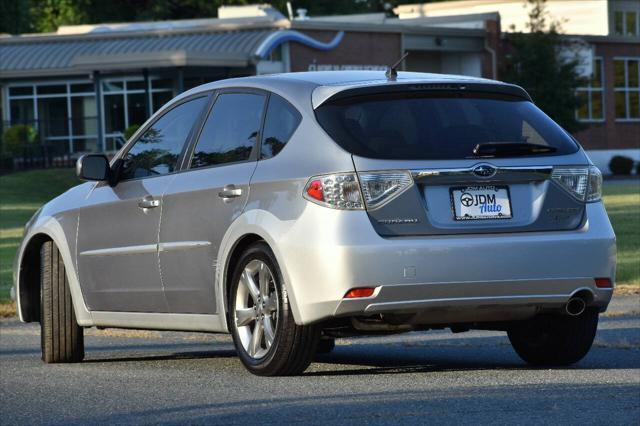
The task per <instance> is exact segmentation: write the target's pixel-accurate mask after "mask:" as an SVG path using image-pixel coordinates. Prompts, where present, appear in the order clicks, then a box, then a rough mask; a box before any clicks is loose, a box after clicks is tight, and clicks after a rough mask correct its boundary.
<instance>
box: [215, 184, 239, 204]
mask: <svg viewBox="0 0 640 426" xmlns="http://www.w3.org/2000/svg"><path fill="white" fill-rule="evenodd" d="M241 195H242V189H241V188H236V186H235V185H226V186H225V187H224V188H222V191H220V192H218V197H220V198H222V199H224V200H225V201H227V200H230V199H232V198H237V197H239V196H241Z"/></svg>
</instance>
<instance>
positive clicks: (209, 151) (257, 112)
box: [191, 93, 265, 168]
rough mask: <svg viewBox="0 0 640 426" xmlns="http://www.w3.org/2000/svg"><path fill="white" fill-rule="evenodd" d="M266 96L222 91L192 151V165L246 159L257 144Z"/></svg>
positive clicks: (207, 164)
mask: <svg viewBox="0 0 640 426" xmlns="http://www.w3.org/2000/svg"><path fill="white" fill-rule="evenodd" d="M264 104H265V96H264V95H259V94H255V93H223V94H222V95H220V96H218V99H216V103H215V104H214V105H213V108H212V109H211V112H210V113H209V117H208V118H207V122H206V123H205V125H204V128H203V129H202V133H201V134H200V138H199V139H198V144H197V145H196V148H195V150H194V152H193V158H192V159H191V168H197V167H206V166H213V165H216V164H224V163H235V162H238V161H246V160H248V159H249V157H250V156H251V151H252V150H253V147H254V146H255V144H256V140H257V137H258V133H259V132H260V122H261V121H262V113H263V111H264Z"/></svg>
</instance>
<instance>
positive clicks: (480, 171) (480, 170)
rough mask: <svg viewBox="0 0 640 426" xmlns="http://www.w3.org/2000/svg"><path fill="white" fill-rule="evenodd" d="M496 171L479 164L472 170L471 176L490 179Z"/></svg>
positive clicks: (487, 165) (486, 165) (488, 166)
mask: <svg viewBox="0 0 640 426" xmlns="http://www.w3.org/2000/svg"><path fill="white" fill-rule="evenodd" d="M497 171H498V169H496V168H495V167H493V166H490V165H489V164H481V165H479V166H476V167H475V168H474V169H473V174H474V175H476V176H479V177H482V178H490V177H492V176H493V175H495V174H496V172H497Z"/></svg>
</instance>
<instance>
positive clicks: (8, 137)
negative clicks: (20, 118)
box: [2, 124, 38, 156]
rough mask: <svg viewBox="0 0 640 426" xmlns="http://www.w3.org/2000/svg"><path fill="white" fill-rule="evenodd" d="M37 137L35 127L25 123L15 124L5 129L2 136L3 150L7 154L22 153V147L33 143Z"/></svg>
mask: <svg viewBox="0 0 640 426" xmlns="http://www.w3.org/2000/svg"><path fill="white" fill-rule="evenodd" d="M37 138H38V133H37V132H36V129H34V128H33V127H32V126H29V125H27V124H16V125H14V126H11V127H9V128H8V129H7V130H5V132H4V135H3V136H2V141H3V147H2V148H3V151H4V153H5V154H7V155H9V156H15V155H20V154H22V151H23V150H24V148H25V147H26V146H28V145H31V144H33V143H35V141H36V140H37Z"/></svg>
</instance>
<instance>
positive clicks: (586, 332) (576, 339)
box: [507, 309, 598, 367]
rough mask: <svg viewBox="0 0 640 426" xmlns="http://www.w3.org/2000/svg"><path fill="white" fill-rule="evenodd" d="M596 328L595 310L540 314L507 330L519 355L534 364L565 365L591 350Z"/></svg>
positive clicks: (579, 358)
mask: <svg viewBox="0 0 640 426" xmlns="http://www.w3.org/2000/svg"><path fill="white" fill-rule="evenodd" d="M597 328H598V311H597V310H595V309H587V310H585V311H584V312H583V313H582V314H581V315H578V316H575V317H573V316H568V315H540V316H538V317H536V318H533V319H531V320H528V321H523V322H522V323H520V324H518V325H516V326H514V327H512V328H511V329H510V330H509V331H508V332H507V334H508V336H509V340H510V341H511V345H512V346H513V349H515V351H516V352H517V353H518V355H519V356H520V358H522V359H523V360H524V361H526V362H527V363H529V364H532V365H536V366H549V367H552V366H565V365H570V364H573V363H576V362H578V361H580V360H581V359H582V358H584V356H585V355H586V354H587V352H589V349H591V345H592V344H593V339H594V338H595V336H596V330H597Z"/></svg>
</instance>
